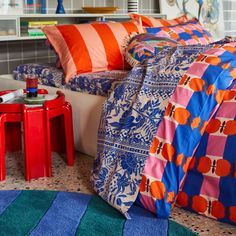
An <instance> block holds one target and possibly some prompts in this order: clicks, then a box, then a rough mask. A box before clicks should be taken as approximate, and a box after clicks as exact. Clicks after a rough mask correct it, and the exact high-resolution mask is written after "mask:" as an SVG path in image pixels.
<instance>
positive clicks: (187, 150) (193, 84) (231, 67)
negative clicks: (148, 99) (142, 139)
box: [138, 43, 236, 219]
mask: <svg viewBox="0 0 236 236" xmlns="http://www.w3.org/2000/svg"><path fill="white" fill-rule="evenodd" d="M235 78H236V43H232V44H230V43H229V44H225V45H215V46H213V48H211V49H209V50H207V51H205V52H204V53H203V54H201V55H200V56H199V57H198V58H197V59H196V60H195V62H194V63H193V64H192V65H191V66H190V68H189V69H188V70H187V72H186V73H185V74H184V75H183V77H182V79H181V80H180V82H179V84H178V86H177V88H176V90H175V92H174V94H173V95H172V97H171V99H170V101H169V104H168V106H167V109H166V111H165V114H164V117H163V119H162V121H161V123H160V125H159V126H158V129H157V132H156V134H155V137H154V138H153V141H152V144H151V147H150V150H149V156H148V158H147V160H146V163H145V167H144V172H143V175H142V181H141V184H140V193H139V196H138V202H139V203H140V204H141V205H142V206H143V207H145V208H147V209H149V210H150V211H152V212H154V213H156V214H157V216H158V217H161V218H168V217H169V214H170V211H171V208H172V207H173V206H174V204H175V200H176V196H177V194H178V192H179V190H180V189H182V188H183V192H185V193H186V195H188V194H190V198H189V201H188V204H187V203H186V201H184V204H187V205H185V206H186V207H190V206H191V204H193V203H195V202H196V201H197V202H199V204H197V205H195V204H194V209H198V212H201V211H203V212H205V210H206V211H207V208H208V209H213V211H215V214H216V216H217V217H215V218H218V219H219V218H224V217H226V218H227V217H228V218H229V217H230V214H231V213H230V212H235V208H234V207H235V200H234V199H235V194H236V192H235V189H236V188H230V187H229V186H231V187H232V186H235V183H236V182H235V179H234V178H232V174H233V176H234V175H235V173H234V172H235V170H234V169H233V168H234V166H235V150H234V151H233V148H232V147H230V146H231V145H232V142H233V140H232V136H230V137H228V139H227V140H228V141H227V144H226V143H225V142H226V136H224V137H222V134H221V135H220V136H219V132H220V130H222V129H224V127H223V126H222V124H221V120H222V119H220V121H214V120H211V121H210V122H209V125H208V129H207V131H208V132H209V130H210V131H215V132H218V133H217V134H218V135H214V136H212V135H211V136H210V139H208V144H206V138H204V135H203V134H204V131H205V130H206V127H207V124H208V121H209V120H210V118H211V117H212V115H213V114H214V112H215V111H216V109H217V108H218V107H219V106H220V104H221V102H222V101H223V100H224V99H227V98H232V97H233V95H234V94H235V92H234V91H233V90H230V92H229V91H226V90H227V89H228V88H229V86H230V85H231V83H232V82H233V80H234V79H235ZM225 102H227V109H226V108H224V107H225V106H226V105H224V107H223V108H221V110H222V109H223V110H224V112H226V111H227V114H228V113H230V114H231V115H232V117H230V118H227V119H226V120H225V122H226V121H229V120H230V119H231V121H230V122H229V123H227V129H224V132H225V134H229V133H230V134H232V132H233V133H234V130H235V121H233V120H232V119H234V118H235V109H234V108H233V107H231V106H230V103H229V101H225ZM229 106H230V108H229ZM219 111H220V110H219ZM219 111H218V112H219ZM230 114H228V115H230ZM222 122H223V120H222ZM225 126H226V123H225ZM216 128H217V129H219V131H216V130H217V129H216ZM207 131H206V132H207ZM202 136H203V141H202V142H203V144H204V145H207V151H209V149H210V148H211V149H212V151H213V152H212V153H211V152H210V153H209V155H210V156H211V157H208V158H204V159H203V160H202V162H196V165H197V163H199V165H200V167H199V168H200V169H199V170H202V171H204V172H206V176H205V177H204V181H200V182H199V183H196V182H197V181H196V177H193V175H194V173H193V171H192V172H191V171H190V172H189V173H190V174H189V175H188V176H187V180H188V182H186V183H185V184H184V180H185V178H186V174H187V173H188V170H189V168H190V167H191V164H192V163H193V161H194V158H193V155H194V153H195V151H196V148H197V146H198V144H199V142H200V140H201V138H202ZM211 139H212V140H211ZM213 143H214V145H219V147H214V146H213ZM222 145H225V155H226V156H225V159H224V160H221V161H219V166H221V167H223V168H221V169H220V167H219V166H216V165H217V159H218V158H217V155H220V154H221V155H222V152H223V150H224V146H222ZM220 146H221V147H220ZM217 150H218V154H217V153H216V152H217ZM199 152H200V151H198V152H197V153H199ZM220 152H221V153H220ZM201 154H202V153H201ZM201 154H200V155H201ZM203 155H204V154H203ZM201 156H202V155H201ZM195 158H197V159H198V160H199V157H198V156H196V157H195ZM227 158H228V160H227ZM214 161H215V162H214ZM223 163H224V164H223ZM212 166H216V167H218V168H217V169H216V168H214V167H213V169H214V171H216V173H212V170H213V169H212ZM217 173H218V175H223V176H222V177H220V176H216V175H217ZM230 175H231V176H230ZM214 176H215V177H214ZM212 177H213V178H212ZM219 177H220V178H219ZM201 179H203V177H202V178H199V180H201ZM205 180H209V181H208V182H207V181H205ZM193 182H194V183H193ZM201 183H202V184H203V188H204V191H205V192H204V191H203V192H202V194H203V195H204V197H203V198H199V197H198V199H197V200H196V201H194V199H193V198H191V196H192V193H196V194H197V192H195V191H197V188H194V185H199V186H198V190H199V192H198V194H199V193H200V195H201V189H202V188H201V187H200V186H201V185H202V184H201ZM183 184H184V185H183ZM231 184H232V185H231ZM204 185H205V186H204ZM210 185H211V189H209V186H210ZM215 185H216V186H215ZM217 186H220V189H219V188H217ZM226 186H228V187H226ZM214 188H216V189H215V190H213V189H214ZM207 191H209V192H211V193H210V194H212V195H211V196H210V199H211V201H210V202H211V203H209V202H207V201H206V200H204V199H205V198H206V194H207ZM230 194H232V195H231V197H230ZM186 195H185V194H184V193H182V196H185V198H184V199H185V200H186ZM193 195H195V194H193ZM217 198H218V199H219V201H220V202H218V201H215V202H214V199H217ZM233 198H234V199H233ZM200 200H201V203H200ZM212 200H213V201H212ZM213 202H214V203H213ZM208 203H209V204H213V205H211V206H209V205H208ZM223 204H226V205H225V206H223ZM212 206H213V208H212ZM230 206H234V207H233V208H230ZM216 209H217V210H216ZM222 210H224V211H222ZM219 212H220V214H219ZM223 212H225V215H224V217H223V216H222V214H223ZM226 214H228V216H226ZM231 215H233V217H234V219H235V214H231ZM228 218H227V219H228Z"/></svg>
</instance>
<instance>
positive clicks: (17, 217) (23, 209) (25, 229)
mask: <svg viewBox="0 0 236 236" xmlns="http://www.w3.org/2000/svg"><path fill="white" fill-rule="evenodd" d="M56 195H57V192H55V191H22V192H21V194H20V195H19V196H18V197H17V198H16V199H15V201H14V202H12V204H11V205H10V206H9V207H8V208H7V209H6V210H5V211H4V212H3V213H2V214H1V215H0V235H1V236H5V235H6V236H9V235H17V236H25V235H29V233H30V232H31V231H32V230H33V228H34V227H35V226H36V225H37V224H38V222H39V221H40V219H41V218H42V217H43V215H44V214H45V213H46V211H47V210H48V208H49V207H50V206H51V204H52V202H53V200H54V199H55V197H56Z"/></svg>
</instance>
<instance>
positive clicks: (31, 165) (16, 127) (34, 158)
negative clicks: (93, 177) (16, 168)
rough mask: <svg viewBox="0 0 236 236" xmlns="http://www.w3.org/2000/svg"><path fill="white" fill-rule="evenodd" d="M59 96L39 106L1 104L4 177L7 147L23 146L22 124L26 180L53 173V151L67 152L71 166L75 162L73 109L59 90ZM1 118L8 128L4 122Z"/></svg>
mask: <svg viewBox="0 0 236 236" xmlns="http://www.w3.org/2000/svg"><path fill="white" fill-rule="evenodd" d="M6 92H9V91H4V92H0V95H2V94H4V93H6ZM40 93H41V94H45V93H47V90H39V94H40ZM57 95H58V96H57V98H55V99H53V100H50V101H46V102H44V104H43V105H42V106H39V107H31V106H30V107H28V106H27V105H25V104H0V131H1V137H3V136H4V133H5V143H4V142H0V180H4V179H5V150H6V151H17V150H20V149H21V123H23V128H24V154H25V179H26V180H28V181H29V180H31V179H35V178H40V177H51V176H52V165H51V151H56V152H66V154H67V165H70V166H72V165H73V164H74V138H73V126H72V108H71V105H70V104H69V103H68V102H66V101H65V95H64V94H63V93H62V92H59V91H58V92H57ZM1 117H2V118H1ZM4 117H6V118H4ZM10 118H11V119H10ZM14 118H15V119H14ZM1 120H2V124H3V123H4V124H5V127H6V128H4V125H1ZM1 140H2V139H1ZM13 140H14V141H13ZM3 146H4V147H3ZM4 149H5V150H4Z"/></svg>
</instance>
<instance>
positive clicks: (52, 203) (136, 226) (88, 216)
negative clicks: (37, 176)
mask: <svg viewBox="0 0 236 236" xmlns="http://www.w3.org/2000/svg"><path fill="white" fill-rule="evenodd" d="M130 216H131V218H132V219H131V220H126V219H125V218H124V217H123V216H122V215H121V214H120V213H119V212H118V211H116V210H115V209H114V208H112V207H110V206H109V205H108V204H107V203H106V202H104V201H103V200H101V199H100V198H99V197H97V196H95V195H87V194H82V193H71V192H56V191H35V190H32V191H20V190H9V191H0V235H1V236H5V235H6V236H25V235H31V236H32V235H33V236H36V235H37V236H47V235H48V236H49V235H50V236H54V235H55V236H59V235H63V236H66V235H68V236H69V235H70V236H71V235H81V236H106V235H107V236H113V235H114V236H118V235H120V236H121V235H124V236H139V235H140V236H141V235H142V236H145V235H147V236H148V235H150V236H166V235H171V236H174V235H176V236H177V235H185V236H192V235H195V234H194V233H193V232H192V231H190V230H188V229H187V228H185V227H183V226H181V225H179V224H177V223H175V222H173V221H168V220H162V219H157V218H156V217H155V216H154V215H152V214H151V213H149V212H148V211H146V210H144V209H142V208H139V207H137V206H133V207H132V208H131V210H130Z"/></svg>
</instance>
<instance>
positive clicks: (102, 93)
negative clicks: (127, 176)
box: [0, 64, 128, 157]
mask: <svg viewBox="0 0 236 236" xmlns="http://www.w3.org/2000/svg"><path fill="white" fill-rule="evenodd" d="M127 73H128V71H112V72H101V73H93V74H91V73H89V74H83V75H81V76H75V78H74V79H73V80H72V81H71V82H70V83H69V84H65V83H64V75H63V72H62V69H58V68H56V67H55V66H52V65H42V64H22V65H19V66H17V67H16V69H15V70H14V72H13V76H9V75H2V76H1V79H0V87H1V89H2V90H4V89H17V88H25V83H24V81H25V78H26V77H27V76H31V77H32V76H33V77H37V78H39V87H40V88H44V89H47V90H48V91H49V93H55V92H56V91H57V90H61V91H63V93H64V94H65V95H66V99H67V100H68V101H69V102H70V103H71V104H72V107H73V126H74V139H75V149H76V150H77V151H80V152H83V153H85V154H87V155H90V156H93V157H95V156H96V147H97V130H98V125H99V121H100V115H101V109H102V105H103V102H104V101H105V99H106V97H107V96H108V94H109V93H110V92H111V91H112V90H113V89H114V87H115V86H117V85H118V84H119V83H120V81H121V80H122V78H124V77H125V75H126V74H127Z"/></svg>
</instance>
